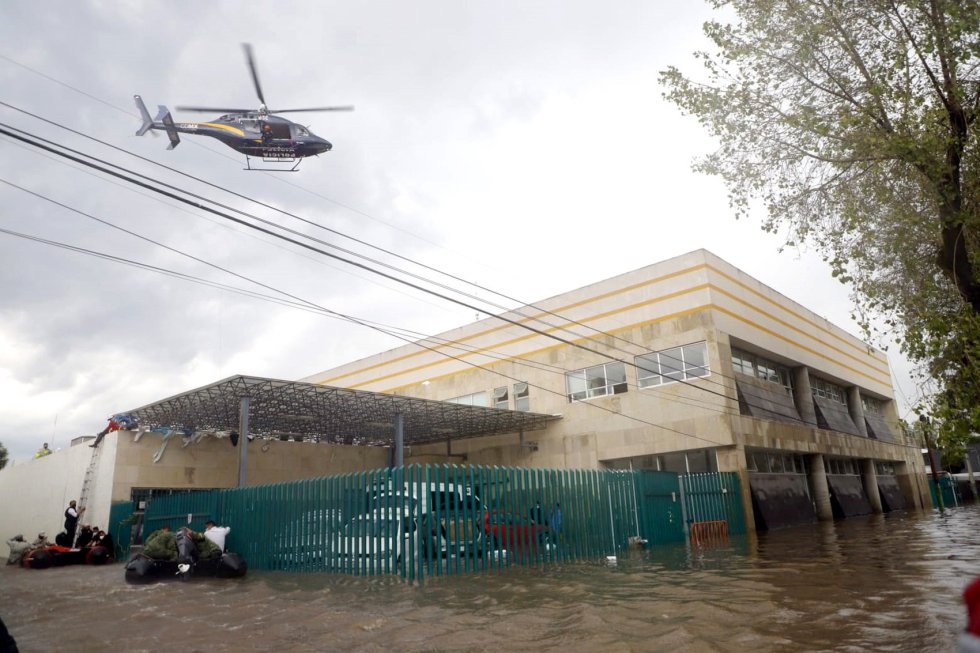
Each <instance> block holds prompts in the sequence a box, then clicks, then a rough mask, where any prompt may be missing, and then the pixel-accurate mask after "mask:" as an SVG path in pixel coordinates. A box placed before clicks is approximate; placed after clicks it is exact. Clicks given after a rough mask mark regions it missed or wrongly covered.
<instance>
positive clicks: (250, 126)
mask: <svg viewBox="0 0 980 653" xmlns="http://www.w3.org/2000/svg"><path fill="white" fill-rule="evenodd" d="M241 125H242V129H244V130H245V131H247V132H252V133H255V134H258V133H259V121H258V120H242V121H241Z"/></svg>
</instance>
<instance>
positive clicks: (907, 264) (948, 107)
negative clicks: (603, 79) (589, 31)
mask: <svg viewBox="0 0 980 653" xmlns="http://www.w3.org/2000/svg"><path fill="white" fill-rule="evenodd" d="M709 2H711V4H712V5H713V6H714V8H715V9H716V10H718V11H719V12H720V14H719V15H720V16H725V17H726V18H725V19H724V20H713V21H709V22H708V23H706V24H705V33H706V35H707V36H708V37H709V38H710V39H711V41H712V42H713V43H714V45H715V50H714V51H712V52H700V53H697V56H698V58H699V60H700V61H701V62H702V63H703V64H704V72H703V75H702V76H701V77H700V78H697V79H695V78H693V77H690V76H687V75H685V74H683V73H682V72H681V71H680V70H678V69H677V68H675V67H671V68H668V69H667V70H666V71H664V72H662V73H661V82H662V83H663V84H664V85H665V87H666V92H665V97H666V98H667V99H668V100H670V101H672V102H673V103H675V104H677V105H678V106H679V107H680V108H681V109H682V110H683V111H684V112H685V113H688V114H691V115H694V116H696V117H697V118H698V119H699V120H700V122H701V123H702V124H703V125H704V126H705V127H707V128H708V129H709V130H710V132H711V133H712V134H713V135H714V136H715V137H716V138H717V140H718V142H719V148H718V150H717V151H715V152H714V153H711V154H709V155H707V156H705V157H704V158H703V159H700V160H699V161H698V162H696V164H695V169H696V170H700V171H702V172H706V173H709V174H715V175H719V176H720V177H721V178H722V179H724V181H725V182H726V185H727V187H728V189H729V193H730V201H731V204H732V206H733V209H734V210H735V213H736V217H740V216H744V215H745V214H747V213H748V212H749V211H750V210H751V209H752V208H753V206H754V204H755V203H757V202H760V201H761V203H762V204H763V205H764V207H765V209H766V217H765V219H764V221H763V228H764V229H766V230H767V231H774V232H778V233H782V234H784V236H785V238H786V243H787V245H789V246H795V245H809V246H812V247H815V248H816V249H817V251H819V252H820V253H821V255H822V256H823V257H824V259H825V260H826V261H828V262H829V263H830V265H831V268H832V270H833V274H834V275H835V276H836V277H837V278H838V279H840V280H841V281H842V282H844V283H846V284H848V285H849V286H850V288H851V289H852V296H853V299H854V301H855V306H856V310H855V317H856V318H857V319H858V322H859V324H861V326H862V327H863V328H864V329H865V331H866V333H867V334H868V335H869V336H873V335H878V336H881V335H883V334H886V333H887V334H888V335H892V336H894V337H896V339H897V340H898V342H899V343H900V344H901V346H902V348H903V351H904V352H905V353H906V354H907V355H908V356H909V357H910V359H911V360H913V361H915V362H917V363H919V364H920V366H921V367H920V369H921V372H922V374H923V376H925V377H926V378H929V379H931V380H932V381H933V382H934V383H935V384H936V392H935V394H934V396H933V397H932V399H931V400H930V402H931V406H930V407H929V409H928V410H929V412H931V413H932V414H933V415H934V416H935V417H936V418H937V423H939V424H942V427H941V429H942V434H941V439H942V438H944V437H945V438H947V439H950V440H953V439H956V438H957V437H960V436H962V435H963V434H965V433H968V432H969V431H971V430H973V431H980V365H978V361H980V231H978V227H980V174H978V164H980V151H978V142H977V136H978V133H977V115H978V109H980V4H978V2H977V0H960V1H954V0H919V1H915V2H913V1H908V0H905V1H903V0H732V1H726V0H709Z"/></svg>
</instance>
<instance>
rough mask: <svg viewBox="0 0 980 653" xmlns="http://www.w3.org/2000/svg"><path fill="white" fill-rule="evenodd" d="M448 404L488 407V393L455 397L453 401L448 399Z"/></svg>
mask: <svg viewBox="0 0 980 653" xmlns="http://www.w3.org/2000/svg"><path fill="white" fill-rule="evenodd" d="M446 401H447V402H449V403H451V404H462V405H464V406H488V405H489V404H488V403H487V393H486V392H474V393H473V394H470V395H463V396H462V397H453V398H452V399H446Z"/></svg>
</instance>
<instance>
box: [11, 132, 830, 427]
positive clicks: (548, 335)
mask: <svg viewBox="0 0 980 653" xmlns="http://www.w3.org/2000/svg"><path fill="white" fill-rule="evenodd" d="M0 125H2V126H3V127H7V128H8V129H13V130H14V131H15V132H20V133H21V134H28V135H29V136H30V138H34V139H36V140H35V141H32V140H30V138H28V137H27V136H21V135H18V134H16V133H13V132H11V131H6V130H2V129H0V133H3V134H5V135H7V136H9V137H11V138H14V139H16V140H19V141H21V142H24V143H26V144H28V145H31V146H34V147H37V148H40V149H42V150H45V151H48V152H51V153H52V154H54V155H56V156H60V157H63V158H65V159H68V160H71V161H74V162H76V163H79V164H81V165H84V166H88V167H90V168H92V169H95V170H99V171H101V172H103V173H106V174H109V175H111V176H113V177H116V178H119V179H122V180H123V181H126V182H128V183H131V184H135V185H137V186H140V187H143V188H145V189H147V190H150V191H152V192H155V193H159V194H161V195H163V196H165V197H169V198H171V199H173V200H175V201H178V202H183V203H185V204H188V205H190V206H193V207H196V208H198V209H200V210H203V211H207V212H210V213H212V214H214V215H217V216H219V217H221V218H223V219H226V220H230V221H232V222H235V223H238V224H240V225H243V226H246V227H249V228H252V229H255V230H257V231H260V232H262V233H265V234H267V235H270V236H273V237H275V238H279V239H281V240H284V241H286V242H289V243H292V244H294V245H297V246H299V247H303V248H306V249H309V250H311V251H313V252H316V253H319V254H322V255H324V256H328V257H330V258H334V259H335V260H338V261H341V262H344V263H347V264H348V265H352V266H355V267H358V268H361V269H363V270H366V271H368V272H371V273H373V274H377V275H380V276H382V277H384V278H387V279H389V280H392V281H395V282H397V283H401V284H403V285H406V286H408V287H410V288H413V289H415V290H419V291H421V292H425V293H428V294H431V295H433V296H435V297H438V298H440V299H444V300H446V301H450V302H453V303H456V304H458V305H461V306H464V307H466V308H470V309H471V310H476V311H483V309H482V308H480V307H477V306H475V305H473V304H470V303H468V302H465V301H462V300H459V299H455V298H452V297H449V296H447V295H444V294H442V293H439V292H436V291H434V290H432V289H429V288H425V287H423V286H419V285H418V284H415V283H412V282H410V281H406V280H404V279H400V278H398V277H395V276H393V275H391V274H388V273H386V272H383V271H380V270H376V269H374V268H371V267H369V266H367V265H365V264H362V263H358V262H356V261H352V260H350V259H346V258H344V257H341V256H338V255H336V254H333V253H330V252H327V251H325V250H322V249H319V248H317V247H314V246H312V245H309V244H307V243H304V242H301V241H297V240H295V239H293V238H289V237H287V236H284V235H282V234H278V233H275V232H272V231H270V230H268V229H265V228H263V227H260V226H258V225H254V224H251V223H249V222H247V221H244V220H241V219H239V218H236V217H234V216H231V215H228V214H226V213H222V212H221V211H218V210H217V209H214V208H211V207H208V206H204V205H202V204H200V203H197V202H193V201H191V200H188V199H186V198H183V197H180V196H178V195H176V194H174V193H172V192H170V191H168V190H164V189H163V188H156V187H154V186H151V185H150V184H148V183H145V182H143V181H140V180H139V179H134V178H132V177H127V176H126V175H124V174H122V173H120V172H116V171H114V170H110V169H108V168H105V167H102V166H99V165H96V164H94V163H92V162H91V161H86V160H83V159H81V158H79V157H76V156H73V155H71V154H67V153H66V152H72V153H74V154H78V155H79V156H83V157H88V158H90V159H92V160H95V161H99V162H100V163H102V164H104V165H107V166H111V167H112V168H117V169H119V170H126V172H128V173H130V174H133V175H135V176H136V177H139V178H142V179H146V180H149V179H150V178H149V177H147V176H146V175H141V174H139V173H134V172H132V171H130V170H128V169H126V168H125V167H123V166H119V165H116V164H113V163H109V162H105V161H102V160H101V159H98V158H97V157H93V156H91V155H88V154H85V153H83V152H79V151H77V150H74V149H72V148H68V147H66V146H63V145H60V144H58V143H54V142H53V141H50V140H48V139H44V138H41V137H38V136H35V135H33V134H30V133H29V132H26V131H25V130H21V129H18V128H15V127H11V126H9V125H6V124H4V123H0ZM45 143H47V144H48V145H46V144H45ZM55 147H60V148H62V149H63V150H66V152H61V151H58V150H57V149H54V148H55ZM152 183H155V184H159V185H161V186H163V187H164V188H169V189H172V190H175V191H178V192H182V193H185V194H187V195H189V196H191V197H194V198H196V199H200V200H202V201H206V202H209V203H212V204H216V205H218V206H221V207H222V208H225V209H228V210H231V211H234V212H236V213H239V214H242V215H246V216H248V217H250V218H252V219H255V220H258V221H259V222H262V223H263V224H267V225H269V226H272V227H275V228H278V229H283V230H284V231H287V232H289V233H293V234H296V235H298V236H301V237H305V238H310V239H311V240H313V241H314V242H319V243H322V242H323V241H320V240H318V239H315V238H311V237H309V236H307V235H305V234H302V233H299V232H296V231H295V230H292V229H289V228H286V227H282V226H281V225H278V224H276V223H272V222H270V221H268V220H264V219H262V218H258V217H257V216H254V215H252V214H249V213H247V212H244V211H240V210H238V209H233V208H230V207H225V206H224V205H221V204H220V203H218V202H214V201H213V200H210V199H208V198H205V197H202V196H200V195H197V194H194V193H190V192H188V191H185V190H183V189H179V188H177V187H174V186H172V185H170V184H165V183H163V182H159V181H156V180H152ZM323 244H325V245H327V246H331V247H335V248H337V249H340V250H341V251H344V252H345V253H350V254H352V255H355V256H358V255H357V254H356V253H353V252H350V251H349V250H345V249H344V248H339V247H336V246H334V245H330V244H329V243H323ZM362 258H365V259H366V260H369V261H371V262H375V263H376V261H374V260H373V259H367V257H362ZM381 265H384V266H385V267H388V268H390V269H396V270H397V268H393V267H392V266H389V265H387V264H383V263H381ZM398 271H399V272H402V273H404V274H409V275H410V276H412V277H413V278H418V275H414V274H412V273H407V272H405V271H403V270H398ZM424 280H425V281H426V282H429V283H434V282H431V281H430V280H427V279H424ZM435 285H437V286H439V287H443V288H447V289H449V290H450V291H452V292H457V293H459V294H462V295H464V296H468V297H472V295H468V294H467V293H462V292H461V291H458V290H456V289H453V288H449V287H447V286H445V285H444V284H438V283H436V284H435ZM495 317H496V318H497V319H499V320H501V321H503V322H507V323H509V324H511V325H513V326H517V327H519V328H522V329H525V330H528V331H531V332H533V333H535V334H537V335H540V336H543V337H546V338H550V339H553V340H556V341H558V342H561V343H563V344H565V345H568V346H571V347H574V348H578V349H581V350H583V351H587V352H589V353H593V354H596V355H598V356H601V357H603V358H607V359H609V360H611V361H615V362H619V363H621V364H623V365H629V366H631V367H634V368H636V369H640V370H644V371H647V372H651V373H654V374H657V375H659V374H660V372H659V371H656V372H654V370H648V369H646V368H643V367H642V366H640V365H637V364H636V363H635V362H632V361H625V360H622V359H619V358H616V357H615V356H611V355H610V354H607V353H603V352H600V351H598V350H595V349H592V348H590V347H586V346H585V345H582V344H581V343H578V342H575V341H572V340H568V339H567V338H563V337H561V336H558V335H555V334H553V333H548V332H547V331H544V330H542V329H538V328H536V327H533V326H530V325H529V324H526V323H524V322H521V321H518V320H514V319H511V318H508V317H506V316H505V315H499V314H498V315H495ZM539 321H540V320H539ZM552 328H556V329H557V328H558V327H552ZM573 335H575V336H577V337H583V336H581V335H580V334H575V333H573ZM586 339H588V338H586ZM719 375H721V374H720V373H719ZM672 380H673V381H674V382H678V383H682V384H684V385H688V386H690V387H692V388H696V389H698V390H699V391H702V392H707V393H709V394H713V395H716V396H719V397H721V398H723V399H725V400H729V399H730V397H729V395H728V394H727V393H722V392H718V391H715V390H711V389H709V388H706V387H703V386H701V385H698V384H694V383H690V382H688V381H686V380H683V379H672ZM712 382H713V383H717V384H719V385H722V384H720V383H719V382H715V381H713V380H712ZM743 393H744V390H743ZM760 408H764V409H765V410H767V411H768V412H773V411H771V410H770V409H768V408H765V407H760ZM784 417H788V418H790V419H792V420H794V421H799V422H801V423H804V424H806V423H808V422H805V421H804V420H803V419H802V418H800V417H798V416H795V415H784ZM812 425H813V426H818V425H817V424H812Z"/></svg>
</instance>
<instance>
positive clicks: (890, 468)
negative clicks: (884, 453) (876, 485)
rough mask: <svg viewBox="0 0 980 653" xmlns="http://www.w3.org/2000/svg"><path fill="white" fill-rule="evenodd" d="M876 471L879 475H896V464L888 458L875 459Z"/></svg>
mask: <svg viewBox="0 0 980 653" xmlns="http://www.w3.org/2000/svg"><path fill="white" fill-rule="evenodd" d="M875 473H876V474H878V476H894V475H895V464H894V463H892V462H889V461H887V460H878V461H875Z"/></svg>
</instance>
